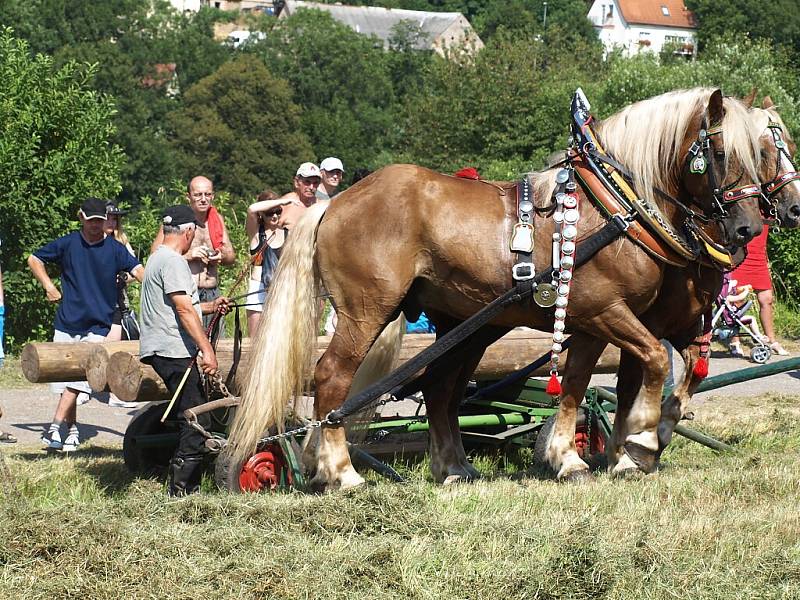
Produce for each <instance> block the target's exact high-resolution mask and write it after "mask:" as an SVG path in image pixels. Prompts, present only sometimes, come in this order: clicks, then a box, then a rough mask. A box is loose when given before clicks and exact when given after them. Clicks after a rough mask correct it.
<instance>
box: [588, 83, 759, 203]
mask: <svg viewBox="0 0 800 600" xmlns="http://www.w3.org/2000/svg"><path fill="white" fill-rule="evenodd" d="M714 91H715V90H714V88H693V89H689V90H677V91H674V92H668V93H666V94H661V95H660V96H655V97H653V98H649V99H647V100H642V101H641V102H636V103H634V104H631V105H630V106H627V107H625V108H623V109H622V110H621V111H619V112H618V113H616V114H614V115H612V116H610V117H609V118H607V119H605V120H603V121H600V122H599V123H598V124H597V133H598V136H599V137H600V139H601V141H602V143H603V145H604V147H605V149H606V150H607V151H608V152H609V153H610V154H611V155H613V156H614V158H616V159H617V160H618V161H619V162H621V163H622V164H624V165H626V167H627V168H628V169H629V170H630V171H631V173H633V174H634V177H635V185H636V190H637V192H638V193H639V194H640V195H641V196H642V197H643V198H646V199H648V200H650V201H655V200H656V195H655V192H654V188H659V189H662V190H665V191H669V190H673V192H674V190H677V188H678V180H679V178H680V177H681V175H682V169H683V161H684V160H685V156H682V155H681V154H680V150H681V146H682V144H683V143H684V139H685V138H686V131H687V129H688V128H689V125H690V123H691V122H692V120H693V119H695V118H696V117H697V116H698V114H701V113H703V112H705V110H706V108H707V106H708V102H709V99H710V97H711V94H712V93H713V92H714ZM723 102H724V104H723V106H724V109H725V116H724V117H723V120H722V124H721V125H722V135H723V136H724V137H723V139H724V142H725V170H727V169H728V165H729V163H731V162H732V161H734V160H735V161H737V162H739V163H740V164H741V166H742V169H743V171H744V172H743V177H748V178H749V179H750V181H758V165H759V160H760V158H759V157H760V144H759V137H761V134H762V133H763V128H762V129H759V128H758V127H757V126H756V125H755V123H754V122H753V119H752V118H751V115H750V114H749V109H748V108H747V107H746V106H745V105H744V103H742V102H741V101H740V100H737V99H735V98H730V97H726V98H724V100H723ZM710 126H711V124H708V127H710Z"/></svg>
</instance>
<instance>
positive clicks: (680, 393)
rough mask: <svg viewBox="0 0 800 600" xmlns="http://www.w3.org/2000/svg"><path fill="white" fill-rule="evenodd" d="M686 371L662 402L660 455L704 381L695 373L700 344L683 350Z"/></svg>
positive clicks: (659, 436) (659, 433)
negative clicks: (698, 387)
mask: <svg viewBox="0 0 800 600" xmlns="http://www.w3.org/2000/svg"><path fill="white" fill-rule="evenodd" d="M681 356H682V357H683V362H684V363H685V365H686V371H685V372H684V374H683V379H682V380H681V382H680V383H679V384H678V385H676V386H675V388H674V389H673V390H672V393H671V394H670V395H669V397H668V398H665V399H664V401H663V402H662V404H661V421H660V422H659V424H658V457H659V458H660V457H661V453H662V452H663V451H664V449H665V448H666V447H667V446H668V445H669V443H670V442H671V441H672V433H673V432H674V431H675V426H676V425H677V424H678V421H680V420H681V419H682V418H683V416H684V415H685V414H686V407H687V406H688V404H689V401H690V400H691V399H692V396H693V395H694V392H695V390H697V386H699V385H700V383H701V382H702V381H703V379H702V378H699V377H697V375H695V373H694V367H695V365H696V364H697V361H698V360H700V345H699V344H696V343H691V344H689V345H687V346H686V347H685V348H683V349H682V350H681Z"/></svg>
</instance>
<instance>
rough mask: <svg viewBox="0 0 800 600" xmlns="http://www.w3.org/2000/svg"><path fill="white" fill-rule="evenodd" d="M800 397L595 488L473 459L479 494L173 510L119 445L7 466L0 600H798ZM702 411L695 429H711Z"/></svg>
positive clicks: (459, 489)
mask: <svg viewBox="0 0 800 600" xmlns="http://www.w3.org/2000/svg"><path fill="white" fill-rule="evenodd" d="M798 412H800V410H799V409H798V405H797V399H796V398H788V397H780V396H773V397H767V398H761V399H759V400H754V401H749V400H748V401H727V400H723V399H722V398H720V399H712V400H708V401H706V402H705V403H704V404H703V406H702V407H699V408H698V415H699V416H698V419H699V420H698V422H696V423H697V424H698V426H701V427H702V428H703V429H704V430H705V431H708V432H710V433H712V434H715V435H717V436H718V437H720V438H721V439H723V440H724V441H726V442H728V443H731V444H733V445H735V446H736V447H737V451H736V453H733V454H729V455H717V454H715V453H713V452H711V451H710V450H707V449H705V448H703V447H700V446H698V445H696V444H693V443H691V442H688V441H686V440H681V439H679V440H677V442H676V443H675V444H674V445H673V447H672V448H671V449H670V450H669V451H668V452H667V454H666V456H665V458H664V468H663V469H662V470H661V471H660V472H659V473H658V474H656V475H654V476H649V477H643V478H641V479H634V480H624V481H616V480H612V479H610V478H609V477H607V476H601V477H599V478H598V480H597V481H596V482H595V483H594V484H591V485H586V486H573V485H561V484H558V483H556V482H554V481H551V480H546V479H540V478H536V477H534V476H529V475H526V474H525V473H523V472H522V471H520V470H519V463H516V462H513V463H512V462H510V461H509V460H507V459H505V458H498V457H495V458H491V459H486V458H484V459H480V460H479V461H478V466H479V467H480V468H481V470H482V471H483V472H484V473H485V474H486V479H484V481H482V482H480V483H477V484H474V485H462V486H456V487H453V488H449V489H443V488H441V487H437V486H434V485H433V484H432V483H430V482H429V480H428V479H427V476H426V473H427V466H426V465H425V464H424V463H423V464H414V465H398V468H401V469H402V470H403V471H404V473H405V474H406V475H407V476H408V477H409V483H407V484H406V485H397V484H390V483H385V482H383V481H379V480H377V479H374V478H373V479H371V480H370V483H369V485H367V486H366V487H364V488H362V489H359V490H355V491H352V492H349V493H337V494H330V495H324V496H313V495H305V494H301V493H290V494H275V495H262V496H230V495H225V494H222V493H218V492H215V491H213V490H212V489H211V488H212V486H211V484H210V482H207V484H208V485H207V490H206V493H203V494H201V495H198V496H195V497H192V498H188V499H184V500H177V501H176V500H173V501H169V500H167V499H166V498H165V496H164V489H163V484H162V483H161V482H159V481H156V480H147V479H145V480H137V479H133V478H131V477H130V476H129V475H128V474H127V473H126V472H125V469H124V467H123V465H122V461H121V459H120V456H119V452H118V450H117V449H106V448H95V449H94V450H93V451H91V452H90V453H88V454H83V455H81V456H78V457H74V458H67V459H60V458H55V457H45V456H44V455H41V454H38V453H35V452H29V453H26V452H24V451H21V452H20V451H16V453H8V452H6V454H5V456H6V457H7V458H8V463H9V465H10V468H11V471H12V473H13V476H14V478H15V479H16V484H17V490H18V491H17V493H16V494H14V495H6V497H4V498H2V500H1V502H2V504H0V597H3V598H26V599H27V598H31V599H33V598H43V599H44V598H47V599H50V598H53V597H72V598H93V599H101V598H109V599H110V598H115V599H116V598H167V597H170V598H175V599H182V598H186V599H189V598H192V599H193V598H200V597H204V598H292V599H294V598H320V599H331V598H387V599H389V598H393V599H394V598H419V599H435V598H470V599H472V598H474V599H479V598H480V599H483V598H490V599H497V600H499V599H505V598H542V599H553V598H565V599H566V598H570V599H571V598H692V599H709V600H712V599H714V600H716V599H718V598H759V599H761V598H775V599H778V598H782V599H783V598H800V511H798V507H797V504H798V500H799V499H800V424H798V420H797V417H798ZM700 415H702V422H701V421H700V419H701V417H700Z"/></svg>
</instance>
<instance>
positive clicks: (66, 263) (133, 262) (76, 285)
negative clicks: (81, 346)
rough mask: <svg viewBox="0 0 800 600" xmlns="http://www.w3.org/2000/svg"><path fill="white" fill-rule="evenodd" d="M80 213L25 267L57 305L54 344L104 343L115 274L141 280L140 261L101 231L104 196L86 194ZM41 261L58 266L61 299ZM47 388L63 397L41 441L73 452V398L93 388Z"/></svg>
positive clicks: (77, 383)
mask: <svg viewBox="0 0 800 600" xmlns="http://www.w3.org/2000/svg"><path fill="white" fill-rule="evenodd" d="M78 217H79V218H80V221H81V229H80V231H74V232H72V233H70V234H68V235H65V236H63V237H60V238H58V239H57V240H53V241H52V242H50V243H49V244H46V245H45V246H42V247H41V248H39V249H38V250H37V251H36V252H34V253H33V254H31V255H30V256H29V257H28V267H30V270H31V272H32V273H33V275H34V277H36V279H38V280H39V283H41V284H42V287H43V288H44V290H45V292H46V293H47V299H48V300H50V302H56V303H59V304H58V310H57V311H56V322H55V335H54V336H53V341H54V342H102V341H104V340H105V336H106V335H107V334H108V331H109V329H110V327H111V321H112V318H113V315H114V309H115V307H116V305H117V273H119V272H120V271H126V272H128V273H131V274H132V275H133V276H134V277H135V278H136V279H138V280H139V281H141V280H142V276H143V274H144V269H143V268H142V265H141V264H139V261H138V260H137V259H136V258H135V257H134V256H131V254H130V253H129V252H128V250H127V249H126V248H125V246H123V245H122V244H120V243H119V242H118V241H117V240H115V239H114V238H113V237H110V236H106V234H105V232H104V231H103V229H104V225H105V221H106V201H105V200H101V199H99V198H87V199H86V201H85V202H84V203H83V204H82V205H81V208H80V211H79V212H78ZM45 263H54V264H56V265H58V266H60V267H61V288H62V290H63V298H62V292H60V291H59V290H58V288H57V287H56V286H55V284H54V283H53V282H52V280H51V279H50V277H49V276H48V275H47V270H46V269H45ZM50 388H51V390H53V392H55V393H58V394H61V397H60V399H59V402H58V406H57V407H56V414H55V417H54V418H53V422H52V424H51V425H50V427H49V429H48V430H47V431H45V433H44V435H43V436H42V442H43V443H44V444H45V445H46V446H47V449H48V450H49V451H60V450H63V451H64V452H72V451H74V450H76V449H77V448H78V445H79V444H80V434H79V432H78V426H77V423H76V421H77V414H76V412H77V411H76V399H77V397H78V393H80V392H87V393H90V392H91V389H90V388H89V384H88V383H86V382H85V381H71V382H69V383H53V384H50ZM65 430H66V437H64V435H63V434H64V431H65Z"/></svg>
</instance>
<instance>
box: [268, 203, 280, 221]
mask: <svg viewBox="0 0 800 600" xmlns="http://www.w3.org/2000/svg"><path fill="white" fill-rule="evenodd" d="M282 212H283V209H282V208H281V207H280V206H279V207H278V208H273V209H272V210H268V211H267V212H266V213H264V214H265V215H266V216H267V218H268V219H271V218H272V217H280V216H281V213H282Z"/></svg>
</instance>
